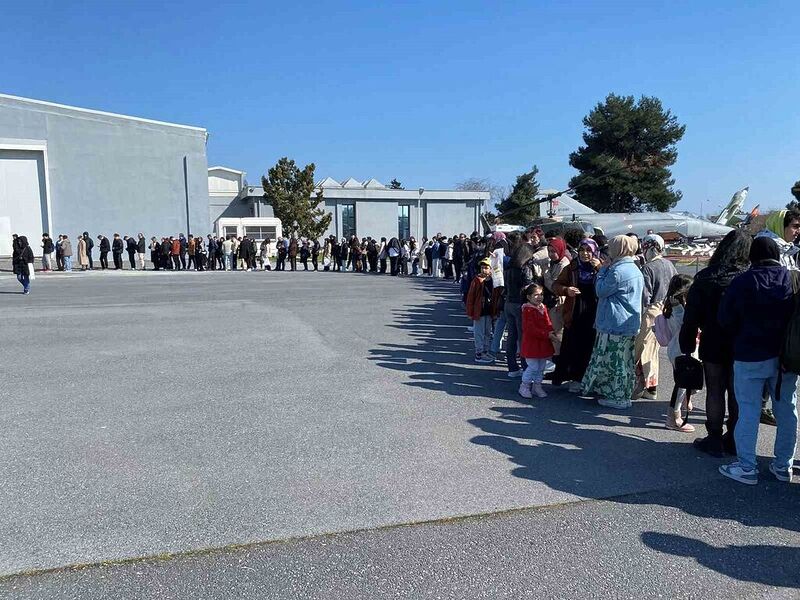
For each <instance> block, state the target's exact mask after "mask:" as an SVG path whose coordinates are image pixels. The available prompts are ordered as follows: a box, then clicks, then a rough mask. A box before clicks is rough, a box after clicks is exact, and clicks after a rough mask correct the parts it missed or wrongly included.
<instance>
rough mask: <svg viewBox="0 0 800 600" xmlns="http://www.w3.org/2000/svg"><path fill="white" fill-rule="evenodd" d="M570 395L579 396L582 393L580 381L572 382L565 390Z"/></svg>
mask: <svg viewBox="0 0 800 600" xmlns="http://www.w3.org/2000/svg"><path fill="white" fill-rule="evenodd" d="M567 391H569V393H570V394H580V393H581V392H582V391H583V384H582V383H581V382H580V381H573V382H572V383H570V384H569V387H568V388H567Z"/></svg>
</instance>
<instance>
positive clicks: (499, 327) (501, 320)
mask: <svg viewBox="0 0 800 600" xmlns="http://www.w3.org/2000/svg"><path fill="white" fill-rule="evenodd" d="M505 330H506V313H505V310H504V311H503V312H501V313H500V316H498V317H497V322H496V323H495V324H494V336H493V337H492V354H497V353H498V352H500V342H502V341H503V332H504V331H505Z"/></svg>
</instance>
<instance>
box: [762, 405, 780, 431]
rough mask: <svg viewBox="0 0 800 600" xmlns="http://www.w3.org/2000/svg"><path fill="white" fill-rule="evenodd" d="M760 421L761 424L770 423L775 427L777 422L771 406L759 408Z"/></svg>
mask: <svg viewBox="0 0 800 600" xmlns="http://www.w3.org/2000/svg"><path fill="white" fill-rule="evenodd" d="M760 422H761V423H762V424H763V425H771V426H772V427H775V426H776V425H777V424H778V422H777V421H776V420H775V415H774V414H772V409H771V408H762V409H761V418H760Z"/></svg>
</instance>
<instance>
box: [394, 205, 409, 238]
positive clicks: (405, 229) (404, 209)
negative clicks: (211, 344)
mask: <svg viewBox="0 0 800 600" xmlns="http://www.w3.org/2000/svg"><path fill="white" fill-rule="evenodd" d="M409 211H410V207H409V206H408V204H400V205H399V206H398V207H397V237H398V238H400V239H401V240H407V239H408V238H410V237H411V218H410V217H409Z"/></svg>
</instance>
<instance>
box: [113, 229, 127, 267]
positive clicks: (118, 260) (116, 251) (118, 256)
mask: <svg viewBox="0 0 800 600" xmlns="http://www.w3.org/2000/svg"><path fill="white" fill-rule="evenodd" d="M124 250H125V245H124V244H123V243H122V240H121V239H120V237H119V234H118V233H115V234H114V241H113V242H111V254H112V255H113V257H114V269H116V270H117V271H118V270H120V269H121V268H122V253H123V252H124Z"/></svg>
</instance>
